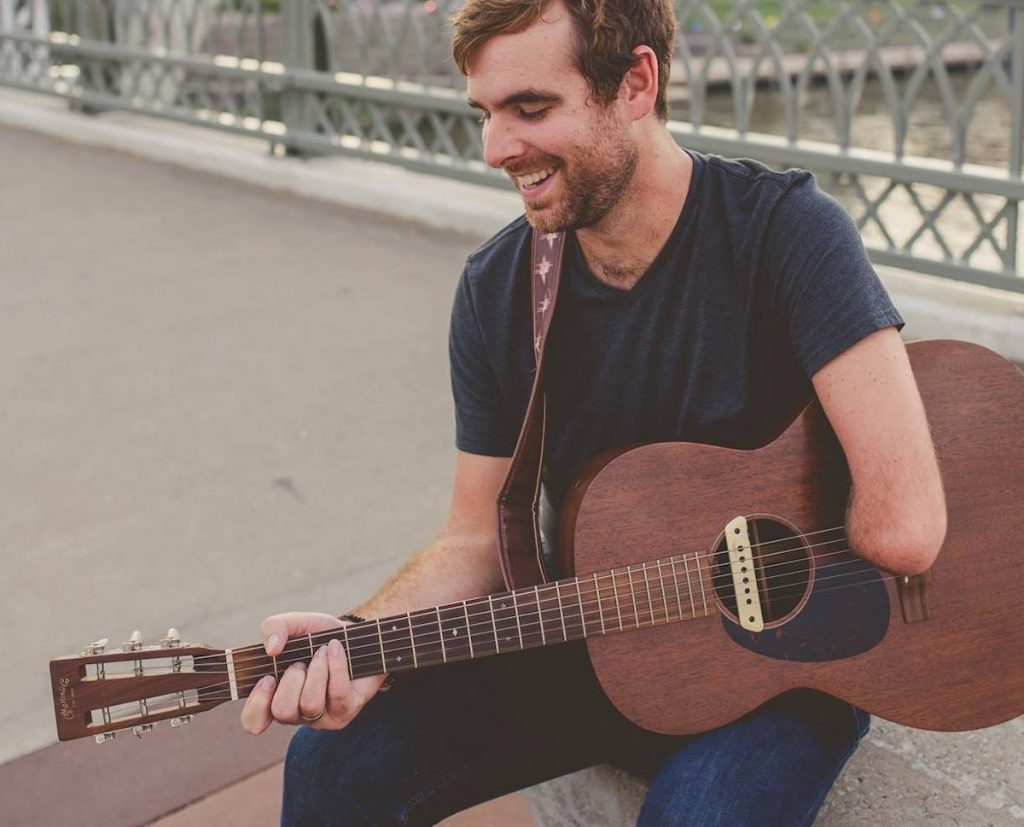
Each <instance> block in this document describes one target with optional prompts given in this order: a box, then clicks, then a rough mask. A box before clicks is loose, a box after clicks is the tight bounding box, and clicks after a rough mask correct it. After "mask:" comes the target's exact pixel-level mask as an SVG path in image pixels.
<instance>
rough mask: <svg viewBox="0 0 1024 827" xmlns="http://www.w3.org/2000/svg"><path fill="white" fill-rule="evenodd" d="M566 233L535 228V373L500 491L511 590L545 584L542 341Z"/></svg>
mask: <svg viewBox="0 0 1024 827" xmlns="http://www.w3.org/2000/svg"><path fill="white" fill-rule="evenodd" d="M564 249H565V233H539V232H537V231H536V230H534V232H533V255H532V258H531V261H530V270H531V287H532V289H531V297H532V300H533V354H534V358H535V360H536V364H537V372H536V374H535V375H534V379H533V390H532V391H530V403H529V405H527V408H526V417H525V418H524V419H523V428H522V430H521V431H520V432H519V440H518V441H517V442H516V450H515V453H513V455H512V464H511V465H510V466H509V470H508V476H506V477H505V482H504V484H503V485H502V487H501V493H500V494H499V495H498V539H499V542H500V543H501V571H502V574H503V575H504V577H505V585H506V586H508V588H509V589H518V588H521V587H524V586H536V585H538V584H539V583H544V582H545V581H546V580H547V578H546V576H545V573H544V556H543V555H544V552H543V548H542V545H541V539H540V527H539V524H538V521H537V508H538V503H539V501H540V480H541V470H542V468H543V467H544V426H545V419H546V417H545V401H544V344H545V342H546V341H547V335H548V328H549V327H550V326H551V318H552V316H554V313H555V301H556V299H557V298H558V282H559V279H560V276H561V274H562V253H563V251H564Z"/></svg>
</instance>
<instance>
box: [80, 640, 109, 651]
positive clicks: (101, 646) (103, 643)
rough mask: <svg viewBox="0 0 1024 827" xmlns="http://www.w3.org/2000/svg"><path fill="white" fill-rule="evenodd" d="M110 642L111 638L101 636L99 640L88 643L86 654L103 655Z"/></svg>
mask: <svg viewBox="0 0 1024 827" xmlns="http://www.w3.org/2000/svg"><path fill="white" fill-rule="evenodd" d="M108 643H110V638H106V637H104V638H100V639H99V640H96V641H93V642H92V643H89V644H86V647H85V652H84V653H83V654H86V655H102V654H103V652H104V651H105V650H106V648H107V644H108Z"/></svg>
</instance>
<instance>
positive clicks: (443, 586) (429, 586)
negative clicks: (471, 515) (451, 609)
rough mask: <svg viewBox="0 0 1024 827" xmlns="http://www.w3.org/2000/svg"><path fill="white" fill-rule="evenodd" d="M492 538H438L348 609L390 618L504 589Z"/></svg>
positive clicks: (360, 613)
mask: <svg viewBox="0 0 1024 827" xmlns="http://www.w3.org/2000/svg"><path fill="white" fill-rule="evenodd" d="M498 554H499V552H498V548H497V545H496V541H494V540H490V539H488V540H478V541H474V540H467V539H460V538H445V537H442V538H440V539H438V540H437V541H436V542H434V543H433V544H431V545H430V546H428V547H427V548H425V549H423V550H422V551H421V552H419V553H418V554H416V555H415V556H414V557H412V558H411V559H410V560H409V561H408V562H407V563H406V564H405V565H404V566H402V568H401V569H399V571H398V572H397V573H396V574H395V575H394V576H393V577H391V579H390V580H388V581H387V582H386V583H385V584H384V585H383V586H382V587H381V588H380V589H379V590H378V591H377V593H376V594H374V595H373V597H371V598H370V599H369V600H366V601H365V602H363V603H361V604H360V605H359V606H357V607H356V608H355V609H353V610H352V611H353V613H354V614H357V615H360V616H362V617H389V616H391V615H398V614H405V613H406V612H411V611H415V610H416V609H426V608H430V607H432V606H439V605H443V604H445V603H454V602H456V601H459V600H465V599H467V598H470V597H478V596H480V595H485V594H493V593H495V592H498V591H501V590H503V589H504V584H503V581H502V577H501V566H500V564H499V558H498Z"/></svg>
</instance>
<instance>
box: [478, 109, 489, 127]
mask: <svg viewBox="0 0 1024 827" xmlns="http://www.w3.org/2000/svg"><path fill="white" fill-rule="evenodd" d="M490 119H491V113H490V112H483V111H481V112H480V115H479V117H477V119H476V122H477V123H479V124H485V123H487V122H488V121H489V120H490Z"/></svg>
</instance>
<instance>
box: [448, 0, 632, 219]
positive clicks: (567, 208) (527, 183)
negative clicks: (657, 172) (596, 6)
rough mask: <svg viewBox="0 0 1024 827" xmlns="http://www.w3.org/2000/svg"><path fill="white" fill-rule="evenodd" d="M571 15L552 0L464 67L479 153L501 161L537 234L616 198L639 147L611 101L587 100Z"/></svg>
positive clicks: (597, 211)
mask: <svg viewBox="0 0 1024 827" xmlns="http://www.w3.org/2000/svg"><path fill="white" fill-rule="evenodd" d="M574 48H575V46H574V38H573V29H572V20H571V18H570V16H569V14H568V12H567V11H566V10H565V9H564V8H563V7H562V5H561V4H560V3H558V2H554V3H551V4H549V6H548V7H547V9H546V10H545V12H544V17H543V19H542V20H540V21H538V22H537V23H535V24H534V25H532V26H531V27H530V28H528V29H526V30H525V31H522V32H518V33H516V34H506V35H499V36H497V37H493V38H491V39H490V40H488V41H487V42H486V43H484V44H483V46H481V47H480V49H479V51H478V52H477V54H476V55H475V56H474V58H473V61H472V62H471V64H470V67H469V75H468V91H469V100H470V103H472V104H473V105H474V106H476V107H478V108H479V109H481V110H482V112H483V116H484V127H483V141H484V159H485V160H486V161H487V163H488V164H490V165H491V166H492V167H498V168H501V169H503V170H504V171H505V172H506V173H507V174H508V175H509V177H510V178H511V179H512V182H513V184H514V185H515V187H516V189H517V190H518V191H519V194H520V196H522V199H523V204H524V206H525V207H526V217H527V219H528V220H529V222H530V224H532V225H533V226H534V227H535V228H536V229H538V230H540V231H541V232H555V231H559V230H570V229H580V228H582V227H590V226H593V225H594V224H596V223H597V222H599V221H600V220H601V219H602V218H603V217H604V216H605V215H606V214H607V213H608V211H609V210H610V209H611V208H612V207H613V206H615V204H616V202H617V201H618V200H619V198H620V197H621V195H622V193H623V191H624V189H625V188H626V186H627V185H628V183H629V181H630V179H631V178H632V176H633V171H634V169H635V168H636V159H637V147H636V142H635V139H634V137H633V135H632V134H631V132H630V129H629V122H628V120H627V119H625V118H624V117H623V116H622V115H621V113H620V112H619V110H618V108H617V107H616V102H614V101H613V102H612V103H611V104H610V105H608V106H607V107H605V106H601V105H599V104H597V103H594V102H593V101H591V100H589V98H590V89H589V87H588V86H587V82H586V80H585V79H584V78H583V76H582V75H581V74H580V72H579V70H578V69H577V68H576V65H575V58H574Z"/></svg>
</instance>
